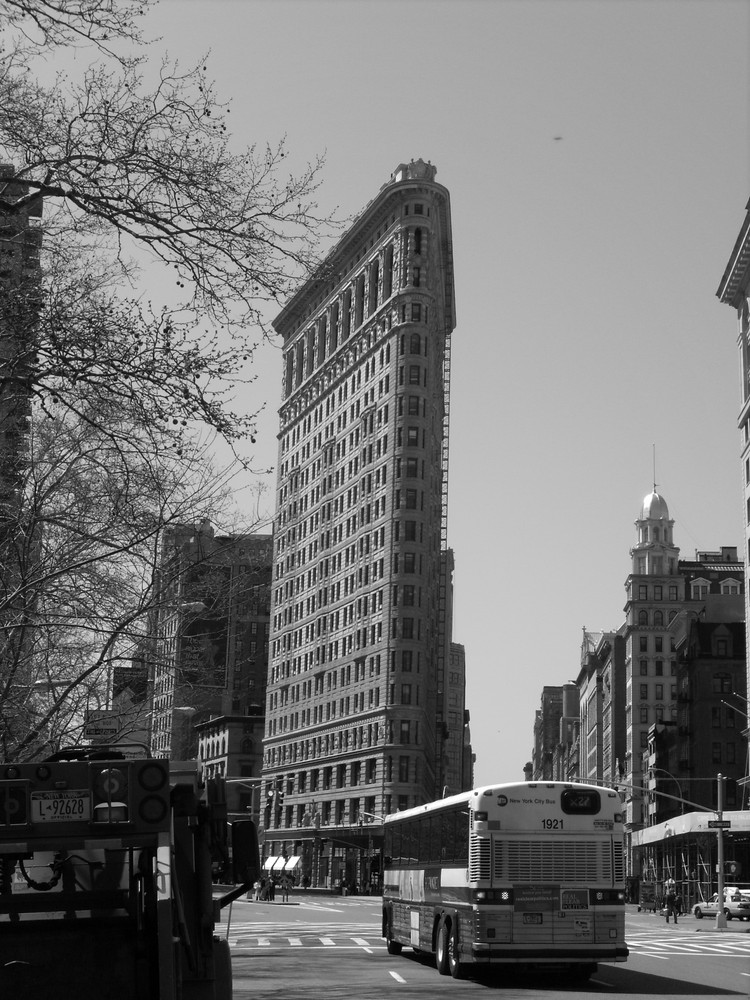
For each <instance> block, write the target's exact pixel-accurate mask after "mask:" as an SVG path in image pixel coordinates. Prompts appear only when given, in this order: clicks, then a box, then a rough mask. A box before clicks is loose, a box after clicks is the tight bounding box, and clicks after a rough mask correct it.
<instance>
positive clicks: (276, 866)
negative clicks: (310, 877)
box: [271, 857, 286, 872]
mask: <svg viewBox="0 0 750 1000" xmlns="http://www.w3.org/2000/svg"><path fill="white" fill-rule="evenodd" d="M285 864H286V858H281V857H279V858H276V860H275V861H274V863H273V865H272V867H271V871H274V872H280V871H281V870H282V869H283V867H284V865H285Z"/></svg>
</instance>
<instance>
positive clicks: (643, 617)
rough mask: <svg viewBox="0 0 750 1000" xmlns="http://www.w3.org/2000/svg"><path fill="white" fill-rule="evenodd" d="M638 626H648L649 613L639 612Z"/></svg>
mask: <svg viewBox="0 0 750 1000" xmlns="http://www.w3.org/2000/svg"><path fill="white" fill-rule="evenodd" d="M638 624H639V625H648V612H647V611H639V612H638Z"/></svg>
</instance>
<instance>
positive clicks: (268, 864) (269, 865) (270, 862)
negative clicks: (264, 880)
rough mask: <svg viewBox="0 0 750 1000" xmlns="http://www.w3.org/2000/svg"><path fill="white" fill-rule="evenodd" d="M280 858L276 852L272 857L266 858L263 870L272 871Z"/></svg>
mask: <svg viewBox="0 0 750 1000" xmlns="http://www.w3.org/2000/svg"><path fill="white" fill-rule="evenodd" d="M278 860H279V857H278V855H276V854H272V855H271V856H270V858H266V860H265V861H264V862H263V871H264V872H270V871H271V869H272V868H273V866H274V865H275V864H276V862H277V861H278ZM281 860H282V861H283V860H284V859H283V858H281Z"/></svg>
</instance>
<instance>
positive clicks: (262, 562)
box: [143, 522, 273, 817]
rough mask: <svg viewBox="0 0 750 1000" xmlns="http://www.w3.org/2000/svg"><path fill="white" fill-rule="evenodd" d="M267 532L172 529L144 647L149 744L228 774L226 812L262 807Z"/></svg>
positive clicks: (157, 752)
mask: <svg viewBox="0 0 750 1000" xmlns="http://www.w3.org/2000/svg"><path fill="white" fill-rule="evenodd" d="M272 552H273V542H272V538H271V536H270V535H262V534H237V535H218V534H216V533H215V532H214V530H213V528H212V526H211V525H210V524H209V523H208V522H202V523H201V524H198V525H185V526H180V527H171V528H169V529H168V530H167V531H166V532H165V535H164V538H163V542H162V555H161V561H160V601H159V605H158V609H157V612H156V622H155V637H154V641H153V642H152V644H151V648H150V650H149V651H148V652H144V654H143V655H144V656H147V657H148V658H149V659H150V660H151V662H150V664H149V679H150V680H149V688H150V690H149V695H150V705H149V708H150V713H149V715H150V719H151V733H150V743H151V752H152V753H153V754H154V756H157V757H170V758H172V759H175V760H189V759H194V758H196V757H197V758H198V759H199V760H200V762H201V765H202V769H203V772H204V774H205V775H206V776H207V777H223V778H226V779H228V787H227V808H228V810H229V812H230V814H232V815H244V816H248V817H249V815H250V814H251V813H252V814H254V815H255V816H256V817H257V815H258V812H259V808H258V803H259V801H260V794H261V792H260V782H261V768H262V756H263V728H264V725H263V723H264V706H265V691H266V679H267V676H268V642H269V621H270V589H271V560H272Z"/></svg>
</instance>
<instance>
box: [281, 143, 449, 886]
mask: <svg viewBox="0 0 750 1000" xmlns="http://www.w3.org/2000/svg"><path fill="white" fill-rule="evenodd" d="M452 258H453V251H452V238H451V216H450V200H449V195H448V191H447V190H446V189H445V188H444V187H442V186H441V185H440V184H438V183H436V181H435V168H434V167H433V166H432V165H430V164H429V163H425V162H424V161H422V160H417V161H416V162H415V161H412V162H411V163H409V164H401V165H400V166H399V167H398V168H397V169H396V170H395V171H394V173H393V174H392V175H391V178H390V180H389V181H388V182H387V183H386V184H385V185H383V187H382V188H381V189H380V191H379V192H378V194H377V195H376V196H375V198H374V199H373V200H372V201H371V202H370V203H369V204H368V205H367V206H366V208H365V209H364V211H363V212H362V213H361V214H360V215H359V217H358V218H357V220H356V221H355V222H354V224H353V225H352V226H351V227H350V228H349V230H348V231H347V232H346V234H345V235H344V236H343V237H342V238H341V240H340V241H339V242H338V244H337V245H336V247H335V248H334V249H333V251H332V252H331V253H330V254H329V256H328V258H327V259H326V261H325V262H324V264H323V266H322V267H321V269H320V271H319V272H318V273H317V274H316V275H315V276H314V277H313V278H311V279H310V280H308V281H307V282H306V283H305V284H304V285H303V286H302V287H301V288H300V289H299V291H298V292H297V293H296V294H295V295H294V297H293V298H292V299H291V301H290V302H289V303H288V304H287V305H286V306H285V308H284V309H283V310H282V312H281V314H280V315H279V316H278V318H277V319H276V321H275V323H274V326H275V328H276V330H277V331H278V333H279V334H280V335H281V337H282V338H283V385H282V404H281V408H280V429H279V464H278V469H279V472H278V484H277V516H276V530H275V552H274V581H273V619H272V631H271V663H270V672H269V679H268V692H267V705H266V717H267V722H266V739H265V747H264V777H265V778H266V779H267V786H266V789H265V791H266V795H267V803H268V805H267V808H266V815H265V824H264V826H265V831H264V832H265V844H266V853H268V854H270V855H272V856H283V855H285V854H286V855H291V856H301V857H302V869H303V871H305V872H306V873H307V874H308V875H309V876H310V878H312V880H313V881H314V882H317V883H319V884H324V883H326V882H328V883H330V882H331V881H333V880H336V879H339V878H349V879H362V878H364V877H366V868H367V865H366V863H365V862H366V858H367V857H371V855H372V852H373V849H374V848H373V845H375V846H377V836H378V832H379V831H380V832H382V826H381V825H380V824H381V821H382V817H383V815H384V814H386V813H388V812H391V811H395V810H397V809H405V808H407V807H410V806H413V805H416V804H418V803H420V802H424V801H428V800H430V799H432V798H435V797H438V796H439V795H440V793H441V791H442V786H443V785H444V784H445V781H444V773H443V763H444V759H445V751H444V742H445V740H446V738H447V735H448V726H447V723H446V703H445V702H446V676H445V675H446V672H447V670H448V662H447V661H448V658H449V654H450V648H451V646H450V644H451V629H450V613H449V605H450V594H449V589H450V580H449V579H448V576H449V572H448V569H449V565H451V564H452V563H451V560H449V559H447V558H446V557H445V550H446V517H447V485H448V482H447V457H448V420H449V405H448V403H449V395H448V394H449V384H450V338H451V332H452V330H453V328H454V325H455V313H454V289H453V259H452ZM461 724H462V728H463V715H462V716H461ZM456 738H458V736H457V737H456ZM341 842H345V843H346V844H348V845H355V850H354V853H353V854H352V851H351V850H349V852H348V853H347V852H346V851H345V850H343V849H342V843H341Z"/></svg>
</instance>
